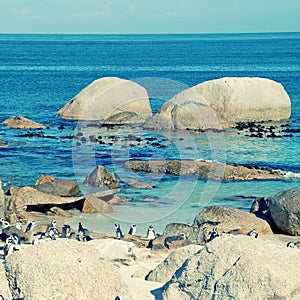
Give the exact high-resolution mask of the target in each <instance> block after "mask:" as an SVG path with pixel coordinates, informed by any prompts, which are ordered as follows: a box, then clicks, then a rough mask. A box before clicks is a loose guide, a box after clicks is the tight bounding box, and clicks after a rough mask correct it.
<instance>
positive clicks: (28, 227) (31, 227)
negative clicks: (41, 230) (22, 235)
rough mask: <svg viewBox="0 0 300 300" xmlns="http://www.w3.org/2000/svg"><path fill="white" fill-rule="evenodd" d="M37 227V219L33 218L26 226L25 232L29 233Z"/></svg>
mask: <svg viewBox="0 0 300 300" xmlns="http://www.w3.org/2000/svg"><path fill="white" fill-rule="evenodd" d="M34 227H35V220H32V221H31V222H30V223H29V224H28V225H27V227H26V229H25V232H26V233H27V232H28V231H30V230H33V229H34Z"/></svg>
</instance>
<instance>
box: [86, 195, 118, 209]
mask: <svg viewBox="0 0 300 300" xmlns="http://www.w3.org/2000/svg"><path fill="white" fill-rule="evenodd" d="M112 211H113V209H112V208H111V206H110V205H109V204H108V203H107V202H105V201H103V200H101V199H99V198H98V197H95V196H93V195H88V196H86V198H85V200H84V203H83V207H82V212H83V213H101V212H102V213H109V212H112Z"/></svg>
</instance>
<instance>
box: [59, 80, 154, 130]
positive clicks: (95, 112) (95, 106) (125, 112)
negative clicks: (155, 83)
mask: <svg viewBox="0 0 300 300" xmlns="http://www.w3.org/2000/svg"><path fill="white" fill-rule="evenodd" d="M151 115H152V110H151V106H150V102H149V98H148V94H147V91H146V90H145V88H143V87H142V86H140V85H138V84H137V83H135V82H133V81H130V80H124V79H120V78H117V77H103V78H100V79H98V80H95V81H94V82H92V83H91V84H90V85H88V86H87V87H86V88H84V89H83V90H82V91H81V92H80V93H79V94H77V95H76V96H75V97H74V98H72V99H71V100H70V101H69V102H67V104H66V105H65V106H64V107H63V108H62V109H60V110H59V111H58V113H57V115H56V116H57V117H59V118H63V119H69V120H100V121H104V122H105V123H106V124H131V123H144V122H145V120H146V118H148V117H150V116H151Z"/></svg>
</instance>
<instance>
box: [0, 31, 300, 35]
mask: <svg viewBox="0 0 300 300" xmlns="http://www.w3.org/2000/svg"><path fill="white" fill-rule="evenodd" d="M278 33H300V31H253V32H252V31H251V32H248V31H246V32H245V31H244V32H197V33H196V32H186V33H185V32H178V33H176V32H165V33H163V32H153V33H149V32H148V33H88V32H87V33H83V32H81V33H75V32H73V33H68V32H65V33H64V32H45V33H43V32H0V35H9V34H11V35H29V34H30V35H219V34H278Z"/></svg>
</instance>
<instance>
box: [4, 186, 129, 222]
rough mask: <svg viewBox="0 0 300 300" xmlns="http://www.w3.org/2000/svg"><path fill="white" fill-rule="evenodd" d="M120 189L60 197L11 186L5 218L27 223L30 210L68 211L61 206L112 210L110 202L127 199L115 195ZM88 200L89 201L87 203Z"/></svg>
mask: <svg viewBox="0 0 300 300" xmlns="http://www.w3.org/2000/svg"><path fill="white" fill-rule="evenodd" d="M119 191H120V190H118V189H116V190H108V189H107V190H103V191H98V192H97V193H94V194H89V195H83V196H79V197H60V196H55V195H51V194H47V193H43V192H40V191H38V190H37V189H35V188H33V187H29V186H25V187H21V188H18V187H11V188H10V191H9V195H7V196H5V209H4V214H5V218H6V219H7V220H8V221H9V222H10V223H12V224H14V223H15V222H16V220H20V221H21V222H23V223H26V222H27V211H28V210H34V211H41V212H44V213H45V212H48V214H50V215H51V214H53V213H54V214H55V213H62V214H65V213H66V214H67V213H68V212H65V213H63V212H62V211H61V210H59V211H58V209H61V208H63V209H64V210H66V209H72V208H77V209H79V210H81V211H83V208H84V210H85V211H86V212H109V211H111V210H112V209H111V207H110V206H109V204H117V203H120V202H125V201H127V199H126V198H122V197H119V196H116V195H114V194H115V193H117V192H119ZM118 197H119V198H120V199H119V198H118ZM86 201H87V203H85V202H86ZM110 201H111V202H110ZM103 202H104V203H103ZM105 202H107V203H108V204H107V203H105ZM55 207H56V208H55ZM96 210H97V211H96Z"/></svg>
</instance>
